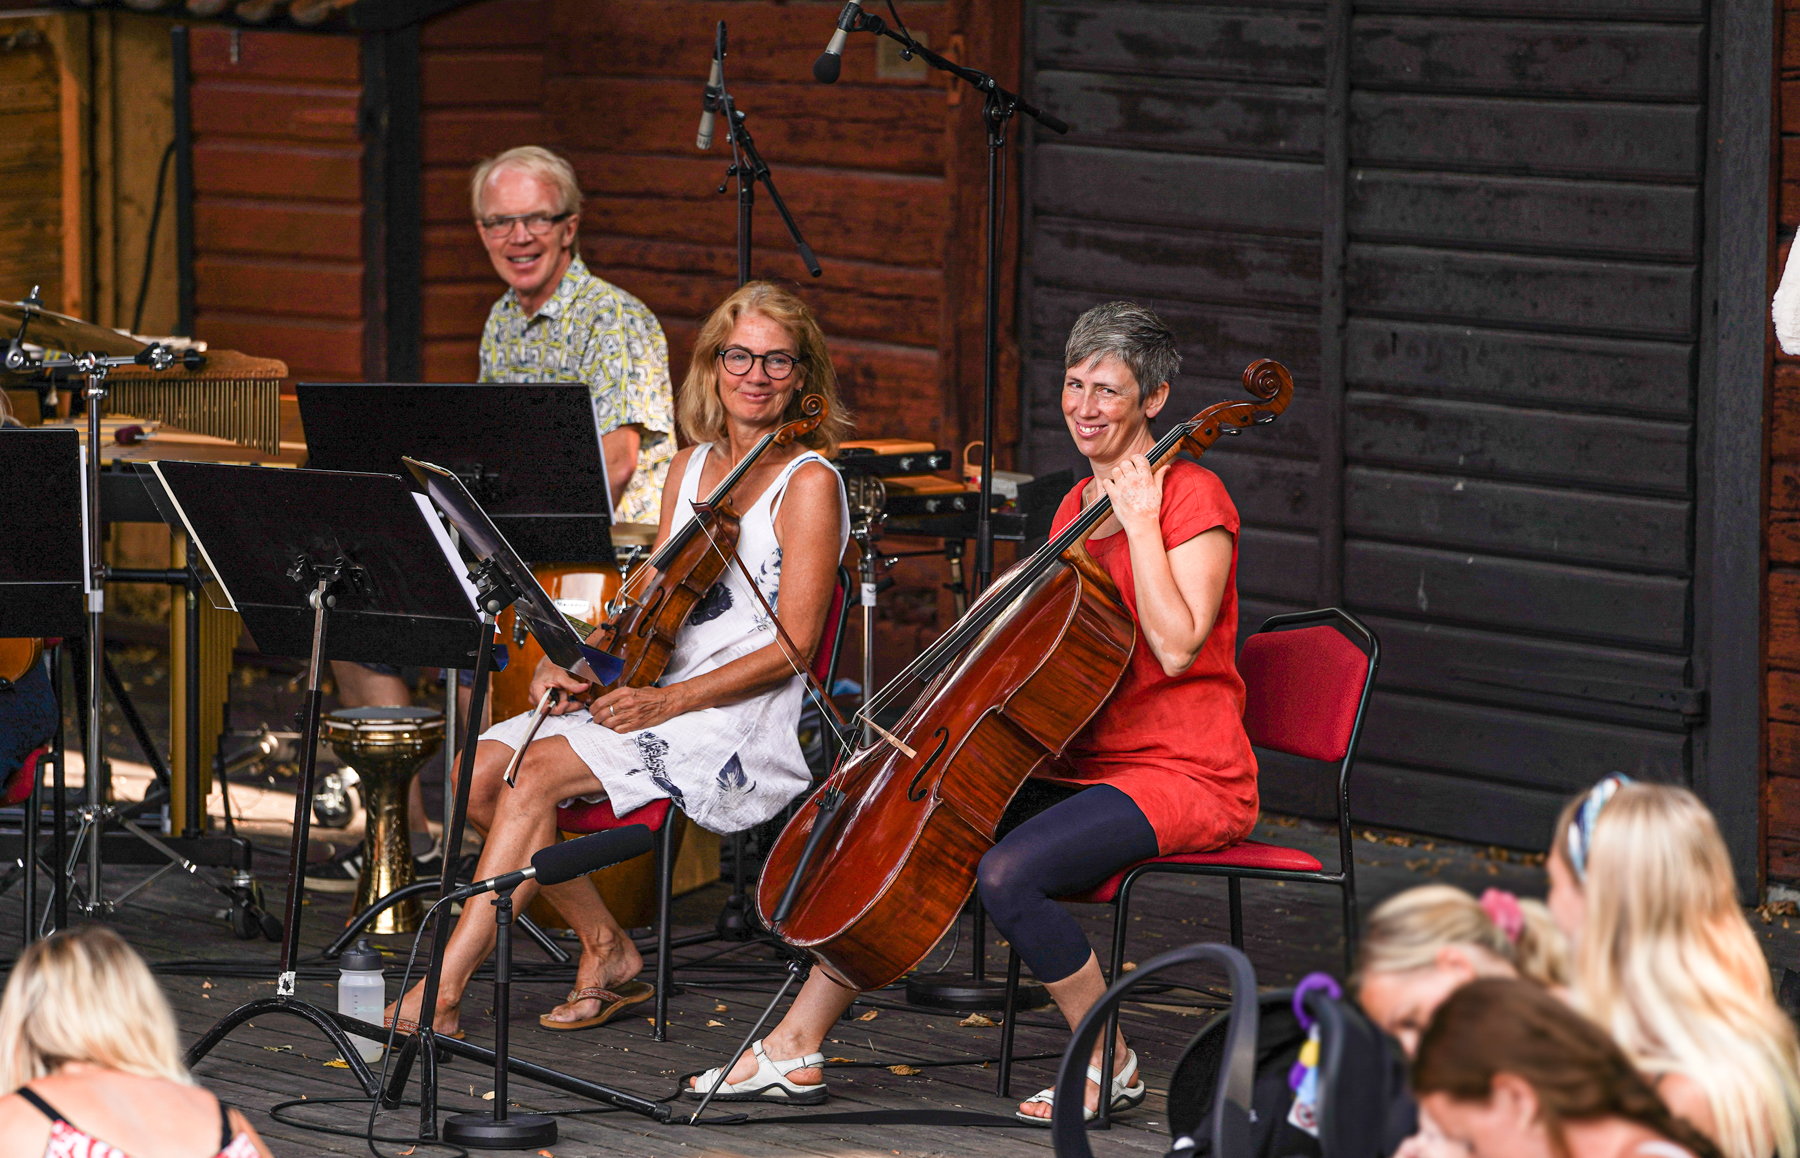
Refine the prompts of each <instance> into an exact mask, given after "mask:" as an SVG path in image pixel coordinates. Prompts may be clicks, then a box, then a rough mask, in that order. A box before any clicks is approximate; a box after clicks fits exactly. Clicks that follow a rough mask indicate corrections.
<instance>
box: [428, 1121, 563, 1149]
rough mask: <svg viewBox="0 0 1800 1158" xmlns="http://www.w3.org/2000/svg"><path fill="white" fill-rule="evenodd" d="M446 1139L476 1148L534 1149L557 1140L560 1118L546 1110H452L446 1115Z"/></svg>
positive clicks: (456, 1143)
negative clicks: (500, 1116) (501, 1114)
mask: <svg viewBox="0 0 1800 1158" xmlns="http://www.w3.org/2000/svg"><path fill="white" fill-rule="evenodd" d="M443 1137H444V1141H446V1142H449V1143H452V1144H453V1145H457V1146H468V1147H471V1148H473V1149H476V1150H531V1149H535V1148H538V1147H541V1146H550V1145H554V1144H555V1142H556V1119H555V1118H552V1117H550V1116H548V1115H546V1114H511V1115H508V1116H507V1119H506V1120H505V1121H504V1122H497V1121H495V1120H494V1116H493V1115H492V1114H452V1115H450V1116H449V1117H448V1118H445V1119H444V1128H443Z"/></svg>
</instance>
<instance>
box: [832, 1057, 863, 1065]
mask: <svg viewBox="0 0 1800 1158" xmlns="http://www.w3.org/2000/svg"><path fill="white" fill-rule="evenodd" d="M825 1060H826V1062H828V1063H830V1064H832V1065H845V1064H854V1063H855V1062H856V1059H855V1058H853V1057H828V1058H826V1059H825Z"/></svg>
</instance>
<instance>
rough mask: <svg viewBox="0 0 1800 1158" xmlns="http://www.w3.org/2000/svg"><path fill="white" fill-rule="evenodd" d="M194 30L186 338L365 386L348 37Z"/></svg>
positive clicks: (355, 89) (356, 60) (358, 85)
mask: <svg viewBox="0 0 1800 1158" xmlns="http://www.w3.org/2000/svg"><path fill="white" fill-rule="evenodd" d="M232 39H233V38H232V34H231V32H229V31H228V30H226V29H223V28H217V27H197V28H195V29H194V32H193V41H192V46H193V47H192V60H193V78H194V81H193V117H194V250H195V258H194V332H195V334H196V336H198V337H201V338H204V339H206V340H207V341H208V342H209V343H211V344H212V345H214V346H220V347H224V348H228V349H234V350H242V351H243V352H245V353H247V354H253V355H256V356H258V357H266V358H280V359H282V360H284V361H285V362H287V364H288V369H289V372H290V374H291V375H292V377H294V378H297V379H340V380H343V379H349V380H354V379H357V378H360V377H361V376H362V359H363V352H362V330H363V326H362V308H363V307H362V276H363V265H362V145H361V143H360V141H359V140H358V137H357V124H356V118H357V107H358V103H359V101H360V99H361V96H362V67H361V59H360V55H359V53H358V48H357V42H356V38H355V37H350V36H311V35H303V34H299V33H284V32H243V33H239V34H238V36H237V58H236V60H235V61H234V60H233V59H232Z"/></svg>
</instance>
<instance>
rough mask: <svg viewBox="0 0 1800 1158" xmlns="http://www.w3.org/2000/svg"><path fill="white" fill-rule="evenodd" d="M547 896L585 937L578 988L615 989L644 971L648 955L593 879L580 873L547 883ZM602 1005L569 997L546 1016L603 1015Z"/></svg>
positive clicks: (560, 1018) (580, 1018)
mask: <svg viewBox="0 0 1800 1158" xmlns="http://www.w3.org/2000/svg"><path fill="white" fill-rule="evenodd" d="M544 899H545V900H547V901H549V902H550V903H551V904H553V905H555V906H556V911H557V912H559V913H561V914H562V915H563V920H565V921H567V922H569V927H570V928H571V929H574V930H575V933H576V935H577V936H579V937H580V938H581V964H580V965H579V966H578V967H577V968H576V972H575V987H576V988H577V989H586V988H588V987H589V986H598V987H599V988H601V989H606V990H611V989H614V988H616V987H617V986H619V985H622V984H624V983H625V982H627V981H630V980H631V979H632V978H633V977H636V976H637V975H638V974H639V973H642V972H643V971H644V958H643V957H642V956H641V955H640V954H639V953H638V949H637V945H635V944H634V943H633V942H632V940H631V934H629V933H627V932H626V931H625V929H624V928H623V927H622V926H621V925H620V924H619V922H618V919H617V918H616V917H614V916H613V915H612V910H611V909H608V908H607V907H606V902H605V901H603V900H601V899H600V893H599V892H598V891H597V890H596V889H595V888H594V882H593V881H591V880H589V879H588V878H587V877H585V876H579V877H576V878H575V879H574V880H568V881H564V882H563V883H561V884H559V885H546V886H544ZM601 1008H602V1003H601V1002H600V1001H599V1000H597V999H595V998H592V997H584V998H582V999H581V1000H579V1001H566V1002H564V1003H563V1004H561V1005H558V1006H557V1007H556V1008H555V1009H553V1010H551V1011H550V1012H549V1013H547V1014H545V1015H544V1016H546V1017H548V1018H549V1019H550V1020H551V1021H585V1020H587V1019H588V1018H590V1017H598V1016H600V1010H601Z"/></svg>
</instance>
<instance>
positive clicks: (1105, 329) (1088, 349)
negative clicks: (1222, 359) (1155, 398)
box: [1063, 302, 1181, 402]
mask: <svg viewBox="0 0 1800 1158" xmlns="http://www.w3.org/2000/svg"><path fill="white" fill-rule="evenodd" d="M1107 354H1110V355H1112V356H1113V357H1115V358H1117V359H1118V360H1119V361H1121V362H1123V363H1125V365H1126V367H1127V368H1129V369H1130V370H1131V373H1132V375H1133V376H1134V377H1136V378H1137V384H1138V401H1139V402H1142V401H1143V400H1144V399H1145V398H1146V397H1147V396H1148V395H1149V393H1150V391H1152V390H1154V389H1156V388H1157V387H1158V386H1160V385H1162V384H1163V383H1164V382H1169V381H1172V380H1174V377H1175V372H1176V371H1177V370H1179V369H1181V351H1180V350H1178V349H1176V348H1175V331H1173V330H1171V329H1169V327H1168V326H1167V325H1165V324H1163V320H1162V319H1161V318H1159V317H1157V316H1156V314H1155V312H1154V311H1152V310H1149V309H1146V308H1145V307H1143V306H1140V305H1138V304H1137V303H1136V302H1107V303H1105V304H1104V305H1098V306H1095V307H1094V308H1093V309H1091V310H1089V311H1088V312H1087V313H1085V314H1082V315H1081V316H1080V317H1079V318H1076V319H1075V325H1074V326H1073V328H1071V329H1070V330H1069V344H1068V345H1067V346H1066V347H1064V349H1063V369H1064V370H1067V369H1069V368H1070V367H1072V366H1079V365H1081V364H1082V363H1083V362H1086V361H1087V360H1088V359H1090V358H1094V357H1099V356H1103V355H1107Z"/></svg>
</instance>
